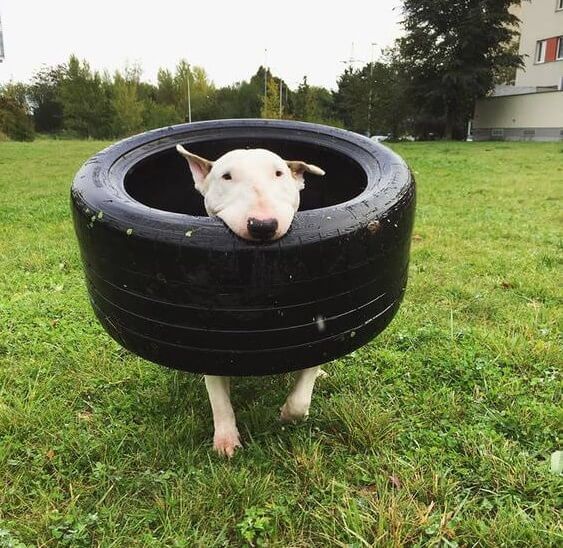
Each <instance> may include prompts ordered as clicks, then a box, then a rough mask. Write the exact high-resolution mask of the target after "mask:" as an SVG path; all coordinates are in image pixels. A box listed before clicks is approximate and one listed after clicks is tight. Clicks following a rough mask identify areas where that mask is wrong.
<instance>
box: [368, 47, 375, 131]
mask: <svg viewBox="0 0 563 548" xmlns="http://www.w3.org/2000/svg"><path fill="white" fill-rule="evenodd" d="M375 45H376V42H372V43H371V63H370V65H369V99H368V130H367V135H368V137H369V136H370V133H371V101H372V97H373V47H374V46H375Z"/></svg>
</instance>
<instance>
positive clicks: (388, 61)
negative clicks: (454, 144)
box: [0, 0, 522, 140]
mask: <svg viewBox="0 0 563 548" xmlns="http://www.w3.org/2000/svg"><path fill="white" fill-rule="evenodd" d="M513 4H519V1H516V2H515V1H512V0H404V1H403V14H404V20H403V26H404V29H405V35H404V36H403V37H402V38H400V39H399V40H397V41H396V43H395V45H394V46H393V47H391V48H389V49H387V50H386V51H385V52H382V56H381V58H380V59H378V60H377V61H374V62H371V63H367V64H365V65H364V66H362V67H353V66H348V67H347V68H345V70H344V71H343V73H342V74H341V75H340V76H339V78H338V81H337V88H336V90H328V89H326V88H323V87H320V86H313V85H310V84H309V83H308V82H307V78H306V77H305V78H303V81H302V82H301V83H300V84H299V86H298V87H297V89H294V90H292V89H290V88H289V86H288V85H287V83H286V82H284V81H283V79H282V78H280V77H279V76H276V75H274V74H272V73H271V71H270V70H269V69H268V68H266V67H263V66H261V67H259V68H258V70H257V71H256V74H254V76H252V77H251V78H250V80H248V81H241V82H237V83H235V84H233V85H230V86H225V87H216V86H215V85H214V84H213V82H212V81H211V80H210V79H209V76H208V74H207V72H206V71H205V69H204V68H203V67H200V66H194V65H190V64H189V62H188V61H187V60H185V59H183V60H181V61H180V62H179V63H178V64H177V66H176V67H175V69H174V70H173V71H170V70H168V69H160V70H159V71H158V74H157V81H156V83H149V82H146V81H143V80H142V69H141V67H140V66H136V65H135V66H129V67H126V68H125V69H124V70H121V71H117V72H115V73H114V74H113V75H110V74H108V73H107V72H102V73H100V72H99V71H96V70H93V69H92V68H91V67H90V65H89V64H88V62H87V61H85V60H80V59H78V58H77V57H76V56H74V55H72V56H71V57H70V58H69V60H68V61H67V62H66V63H64V64H61V65H57V66H52V67H42V68H41V69H39V70H38V71H37V72H36V73H35V74H34V76H33V77H32V79H31V82H29V83H21V82H10V83H8V84H6V85H4V86H2V87H0V137H2V134H4V135H6V136H7V137H9V138H11V139H16V140H32V139H33V138H34V136H35V134H36V132H37V133H41V134H50V135H54V136H59V137H73V138H94V139H113V138H118V137H123V136H127V135H132V134H134V133H137V132H140V131H144V130H148V129H152V128H157V127H162V126H167V125H170V124H177V123H182V122H185V121H188V119H189V118H191V120H192V121H199V120H210V119H225V118H259V117H262V118H284V119H293V120H303V121H309V122H316V123H322V124H328V125H334V126H339V127H343V128H346V129H349V130H351V131H356V132H359V133H362V134H368V135H374V134H385V135H390V136H391V137H392V138H401V137H403V136H406V135H413V136H415V137H417V138H450V139H451V138H463V136H464V133H465V126H466V124H467V121H468V120H469V119H470V117H471V114H472V112H473V107H474V104H475V101H476V100H477V99H478V98H479V97H483V96H484V95H486V94H487V93H488V92H489V91H491V89H492V88H493V87H494V84H495V83H509V82H510V81H511V80H513V78H514V73H515V70H516V68H517V67H519V66H521V64H522V59H521V57H520V56H519V55H518V54H517V52H516V48H515V46H514V36H515V35H516V30H515V28H516V23H517V22H518V20H517V18H516V17H515V16H514V15H513V14H512V13H511V12H510V11H509V7H510V6H511V5H513Z"/></svg>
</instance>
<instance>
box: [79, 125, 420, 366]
mask: <svg viewBox="0 0 563 548" xmlns="http://www.w3.org/2000/svg"><path fill="white" fill-rule="evenodd" d="M218 135H220V136H221V139H226V140H227V141H228V140H229V139H233V140H236V141H237V142H240V141H241V140H244V139H245V138H246V137H248V138H249V139H250V138H254V137H256V135H259V136H260V137H261V138H264V139H271V140H274V141H275V140H283V141H284V142H294V143H297V144H299V143H308V144H312V145H314V146H318V147H321V148H323V149H325V150H335V151H336V150H337V151H338V154H341V155H344V156H346V157H348V158H350V159H351V160H352V161H354V162H356V163H357V164H358V165H359V166H361V168H362V170H363V171H364V172H365V176H366V180H367V187H366V188H365V190H363V192H361V193H360V194H359V195H357V196H356V197H354V198H352V199H351V200H348V201H347V202H344V203H340V204H337V205H334V206H330V207H326V208H322V209H312V210H308V211H299V212H298V213H297V214H296V216H295V218H294V220H293V224H292V226H291V228H290V231H289V232H288V233H287V234H286V235H285V236H284V237H283V238H282V239H280V240H278V241H277V242H273V243H269V244H260V243H252V242H248V241H245V240H242V239H240V238H238V237H237V236H235V235H234V234H233V233H232V232H231V231H230V230H229V229H228V228H227V227H226V226H225V225H224V224H223V223H222V221H220V220H219V219H217V218H209V217H203V216H194V215H186V214H180V213H174V212H170V211H162V210H157V209H154V208H151V207H149V206H147V205H144V204H142V203H139V202H138V201H137V200H135V199H133V198H132V197H131V196H130V195H129V194H128V193H127V192H126V189H125V185H124V180H125V178H126V176H127V173H128V172H130V170H131V169H132V168H134V167H135V166H136V165H138V164H139V163H140V162H142V161H143V160H145V159H146V158H148V157H150V156H151V155H154V154H158V153H160V152H162V151H164V150H167V149H172V148H173V147H175V145H176V144H177V143H182V144H184V145H185V146H188V147H189V146H190V144H194V143H205V142H206V141H213V140H214V139H216V138H217V136H218ZM233 142H234V141H233ZM188 176H189V175H188V171H187V166H186V177H188ZM342 184H346V181H342ZM71 205H72V213H73V220H74V226H75V231H76V235H77V238H78V242H79V246H80V250H81V255H82V260H83V264H84V272H85V275H86V281H87V287H88V292H89V296H90V300H91V303H92V307H93V309H94V312H95V314H96V316H97V317H98V319H99V321H100V322H101V324H102V326H103V327H104V328H105V329H106V331H107V332H108V333H109V334H110V335H111V336H112V337H113V338H114V339H115V340H116V341H118V342H119V343H120V344H122V345H123V346H124V347H125V348H127V349H129V350H130V351H132V352H134V353H136V354H138V355H139V356H142V357H143V358H146V359H148V360H150V361H152V362H155V363H158V364H161V365H165V366H168V367H173V368H176V369H182V370H185V371H191V372H199V373H205V374H213V375H231V376H243V375H266V374H274V373H282V372H285V371H292V370H297V369H303V368H305V367H311V366H314V365H318V364H320V363H324V362H327V361H330V360H332V359H335V358H338V357H340V356H343V355H345V354H347V353H349V352H351V351H353V350H354V349H356V348H358V347H360V346H362V345H364V344H365V343H367V342H368V341H369V340H371V339H372V338H373V337H375V336H376V335H377V334H378V333H380V332H381V331H382V330H383V329H384V328H385V327H386V326H387V324H388V323H389V322H390V321H391V319H392V318H393V316H394V314H395V312H396V311H397V309H398V307H399V304H400V302H401V299H402V297H403V293H404V291H405V286H406V281H407V270H408V260H409V248H410V239H411V231H412V225H413V220H414V208H415V190H414V180H413V177H412V175H411V173H410V171H409V169H408V168H407V166H406V164H405V163H404V161H403V160H402V159H401V158H400V157H399V156H397V155H396V154H395V153H393V152H392V151H390V150H389V149H387V148H386V147H384V146H382V145H379V144H376V143H374V142H373V141H371V140H369V139H367V138H364V137H362V136H360V135H357V134H354V133H350V132H347V131H344V130H340V129H335V128H331V127H326V126H320V125H314V124H305V123H299V122H289V121H269V120H222V121H212V122H200V123H193V124H182V125H178V126H173V127H169V128H163V129H159V130H154V131H150V132H146V133H143V134H140V135H137V136H134V137H131V138H129V139H126V140H124V141H121V142H118V143H116V144H115V145H113V146H111V147H109V148H107V149H105V150H103V151H102V152H100V153H98V154H97V155H95V156H94V157H92V158H91V159H90V160H88V161H87V162H86V163H85V164H84V165H83V166H82V168H81V169H80V170H79V172H78V173H77V174H76V177H75V179H74V182H73V185H72V190H71Z"/></svg>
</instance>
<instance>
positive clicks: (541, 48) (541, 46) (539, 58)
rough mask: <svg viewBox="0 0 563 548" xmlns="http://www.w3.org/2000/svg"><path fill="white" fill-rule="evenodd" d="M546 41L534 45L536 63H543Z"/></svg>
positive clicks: (539, 41)
mask: <svg viewBox="0 0 563 548" xmlns="http://www.w3.org/2000/svg"><path fill="white" fill-rule="evenodd" d="M546 46H547V40H538V42H537V43H536V63H545V50H546Z"/></svg>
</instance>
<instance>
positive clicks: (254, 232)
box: [246, 217, 278, 240]
mask: <svg viewBox="0 0 563 548" xmlns="http://www.w3.org/2000/svg"><path fill="white" fill-rule="evenodd" d="M246 226H247V228H248V232H249V234H250V235H251V236H252V237H253V238H256V239H257V240H270V239H271V238H272V237H273V236H274V234H275V233H276V230H277V229H278V220H277V219H255V218H254V217H251V218H250V219H248V223H247V224H246Z"/></svg>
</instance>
